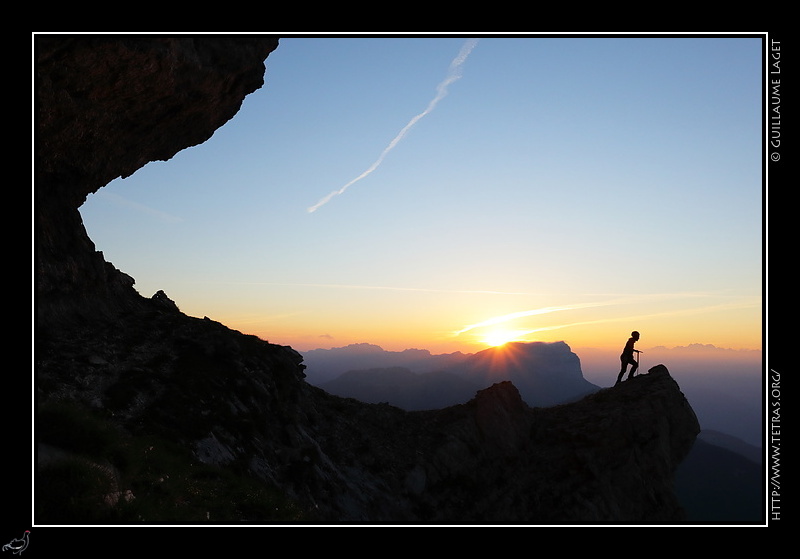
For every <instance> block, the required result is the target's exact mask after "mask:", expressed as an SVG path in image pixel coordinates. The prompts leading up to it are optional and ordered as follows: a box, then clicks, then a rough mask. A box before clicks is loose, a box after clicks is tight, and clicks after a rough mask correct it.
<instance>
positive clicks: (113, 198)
mask: <svg viewBox="0 0 800 559" xmlns="http://www.w3.org/2000/svg"><path fill="white" fill-rule="evenodd" d="M95 196H100V197H101V198H105V199H107V200H108V201H110V202H112V203H114V204H116V205H118V206H124V207H127V208H130V209H132V210H135V211H137V212H139V213H143V214H146V215H149V216H151V217H154V218H155V219H157V220H159V221H162V222H164V223H181V222H183V218H182V217H177V216H174V215H172V214H168V213H166V212H162V211H160V210H156V209H155V208H151V207H150V206H146V205H144V204H140V203H139V202H133V201H131V200H128V199H127V198H124V197H123V196H120V195H119V194H114V193H113V192H106V191H105V190H100V191H99V192H97V194H95Z"/></svg>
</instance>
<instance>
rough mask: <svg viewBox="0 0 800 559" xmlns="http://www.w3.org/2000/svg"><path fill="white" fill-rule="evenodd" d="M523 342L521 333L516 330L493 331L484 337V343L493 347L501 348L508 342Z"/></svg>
mask: <svg viewBox="0 0 800 559" xmlns="http://www.w3.org/2000/svg"><path fill="white" fill-rule="evenodd" d="M516 341H521V340H520V339H519V332H517V331H514V330H491V331H489V332H487V333H486V335H485V336H483V342H484V343H485V344H488V345H490V346H492V347H497V346H501V345H504V344H507V343H508V342H516Z"/></svg>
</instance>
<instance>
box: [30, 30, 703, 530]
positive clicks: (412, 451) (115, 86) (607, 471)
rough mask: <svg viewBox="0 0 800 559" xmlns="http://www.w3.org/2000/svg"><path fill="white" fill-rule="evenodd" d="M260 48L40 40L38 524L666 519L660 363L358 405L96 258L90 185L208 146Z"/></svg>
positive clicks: (247, 83)
mask: <svg viewBox="0 0 800 559" xmlns="http://www.w3.org/2000/svg"><path fill="white" fill-rule="evenodd" d="M277 45H278V41H277V40H276V39H274V38H268V37H256V38H242V37H235V38H228V37H218V36H207V37H200V38H184V37H179V38H144V37H136V36H130V37H112V36H103V37H60V36H39V37H37V38H36V40H35V45H34V46H35V60H36V69H35V71H36V75H35V86H36V97H35V101H36V106H35V108H36V115H35V116H36V130H35V132H36V135H35V149H36V152H35V167H36V169H35V197H34V203H35V208H34V209H35V212H34V213H35V227H34V234H35V249H36V254H35V257H36V261H35V266H36V268H35V273H36V279H35V283H36V285H35V287H36V289H35V309H36V317H35V333H34V336H35V339H34V350H35V352H34V358H35V363H34V369H35V371H34V372H35V389H36V407H37V409H36V412H37V413H36V423H35V440H36V442H37V447H38V454H37V458H38V464H39V468H38V470H37V476H36V484H37V485H36V486H35V487H38V488H39V490H38V491H36V492H35V503H34V504H35V515H34V520H35V521H36V522H38V523H45V524H47V523H58V524H72V523H77V524H81V523H84V522H87V521H91V522H93V523H94V522H121V521H124V522H125V523H130V522H144V523H148V522H163V521H169V522H184V521H189V522H259V523H261V522H287V521H289V522H309V523H316V522H383V523H405V522H413V523H419V522H424V523H459V524H460V523H476V522H480V523H498V522H500V523H525V524H530V523H588V522H612V523H673V522H681V521H682V520H683V519H684V515H683V512H682V510H681V509H680V506H679V505H678V502H677V500H676V497H675V494H674V491H673V475H674V472H675V470H676V467H677V465H678V464H679V463H680V461H681V460H682V459H683V458H684V457H685V456H686V454H687V452H688V451H689V449H690V448H691V446H692V444H693V442H694V440H695V436H696V435H697V433H698V432H699V425H698V423H697V419H696V417H695V415H694V412H693V411H692V409H691V407H690V406H689V404H688V402H687V401H686V399H685V398H684V396H683V394H682V393H681V391H680V389H679V387H678V386H677V384H676V383H675V381H674V380H673V379H672V378H671V377H670V375H669V373H668V371H667V370H666V368H664V367H663V366H659V367H656V368H654V369H652V370H651V372H650V374H648V375H643V376H641V377H639V378H635V379H633V380H632V381H630V382H625V383H623V384H622V385H621V386H619V387H616V388H613V389H606V390H601V391H599V392H597V393H595V394H592V395H590V396H588V397H586V398H584V399H583V400H581V401H579V402H576V403H573V404H568V405H562V406H556V407H551V408H531V407H529V406H527V405H526V404H525V403H524V402H523V401H522V399H521V398H520V395H519V392H518V391H517V389H516V387H515V386H514V385H513V384H511V383H510V382H499V383H496V384H493V385H492V386H487V387H486V388H485V389H483V390H481V391H480V392H478V393H477V394H476V396H475V398H474V399H472V400H470V401H469V402H468V403H466V404H462V405H458V406H452V407H449V408H446V409H442V410H434V411H423V412H406V411H403V410H400V409H399V408H395V407H392V406H389V405H385V404H364V403H361V402H358V401H355V400H352V399H347V398H340V397H336V396H333V395H330V394H327V393H325V392H324V391H323V390H321V389H319V388H316V387H314V386H311V385H309V384H308V383H306V382H305V380H304V372H303V370H304V366H303V364H302V357H301V356H300V355H299V354H298V353H297V352H295V351H294V350H292V349H291V348H287V347H282V346H277V345H273V344H269V343H267V342H265V341H263V340H260V339H258V338H255V337H253V336H248V335H244V334H242V333H240V332H236V331H234V330H231V329H229V328H227V327H225V326H224V325H222V324H219V323H216V322H214V321H211V320H208V319H200V318H194V317H189V316H186V315H184V314H183V313H181V312H180V310H179V308H178V305H176V304H175V303H174V302H172V301H171V300H170V299H169V298H168V297H167V295H166V294H164V293H161V292H159V293H157V294H155V295H153V296H152V297H145V296H142V295H140V294H139V293H137V292H136V290H135V289H134V287H133V286H134V280H133V278H130V277H129V276H127V275H126V274H124V273H123V272H120V271H118V270H117V269H116V268H114V266H113V265H112V264H110V263H108V262H106V261H105V260H104V258H103V255H102V254H101V253H99V252H97V251H96V250H95V248H94V245H93V243H92V242H91V240H90V239H89V238H88V236H87V234H86V231H85V230H84V228H83V224H82V222H81V219H80V214H79V212H78V208H79V207H80V205H81V204H82V203H83V201H84V200H85V198H86V196H87V194H89V193H91V192H94V191H96V190H97V189H99V188H101V187H102V186H104V185H105V184H107V183H108V182H109V181H110V180H112V179H114V178H116V177H118V176H127V175H130V174H131V173H133V172H134V171H135V170H136V169H138V168H139V167H141V166H142V165H144V164H145V163H147V162H148V161H151V160H157V159H163V160H165V159H169V158H170V157H172V155H174V154H175V153H177V152H178V151H180V150H181V149H184V148H186V147H188V146H191V145H195V144H197V143H200V142H203V141H205V140H206V139H207V138H209V137H210V136H211V134H213V132H214V130H216V129H217V128H218V127H220V126H222V125H223V124H224V123H225V122H226V121H227V120H229V119H230V118H232V117H233V115H235V114H236V112H237V110H238V108H239V107H240V105H241V102H242V100H243V99H244V97H245V96H246V95H247V94H248V93H250V92H252V91H254V90H255V89H257V88H259V87H261V86H262V84H263V78H264V60H265V59H266V57H267V56H268V55H270V53H271V52H272V51H273V50H275V48H277ZM276 265H278V263H276ZM278 503H280V505H278ZM148 505H149V506H148Z"/></svg>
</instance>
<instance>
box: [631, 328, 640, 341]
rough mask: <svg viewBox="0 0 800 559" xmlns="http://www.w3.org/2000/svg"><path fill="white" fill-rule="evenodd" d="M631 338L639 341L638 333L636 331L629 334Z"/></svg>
mask: <svg viewBox="0 0 800 559" xmlns="http://www.w3.org/2000/svg"><path fill="white" fill-rule="evenodd" d="M631 338H633V339H634V340H638V339H639V332H637V331H636V330H634V331H633V332H631Z"/></svg>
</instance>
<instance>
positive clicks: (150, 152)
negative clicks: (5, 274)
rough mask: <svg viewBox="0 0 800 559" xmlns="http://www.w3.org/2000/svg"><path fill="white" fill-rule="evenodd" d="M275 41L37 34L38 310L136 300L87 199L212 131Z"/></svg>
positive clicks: (248, 88)
mask: <svg viewBox="0 0 800 559" xmlns="http://www.w3.org/2000/svg"><path fill="white" fill-rule="evenodd" d="M277 46H278V39H276V38H258V39H245V38H235V37H234V38H217V37H198V38H190V37H186V38H141V37H136V36H129V37H113V36H108V37H107V36H75V37H67V36H57V35H54V36H49V35H40V36H37V37H36V38H35V43H34V57H35V75H34V80H35V98H34V104H35V107H34V108H35V119H36V134H35V137H34V140H35V141H34V146H35V148H34V149H35V160H36V163H35V185H36V186H35V198H34V200H35V205H36V229H35V242H36V272H37V275H36V294H37V297H38V299H39V301H38V311H39V319H40V320H48V319H50V318H53V312H54V311H55V310H56V309H58V308H59V307H60V306H62V305H67V306H72V305H74V304H75V303H79V304H80V305H82V306H85V305H96V306H100V305H101V304H112V305H120V304H123V303H126V304H135V303H136V301H135V300H131V299H130V295H131V294H132V290H131V289H130V287H131V286H132V284H133V281H132V279H131V278H129V277H127V276H125V275H124V274H120V273H119V272H117V271H116V270H115V269H114V267H113V266H111V265H110V264H107V263H106V262H104V260H103V258H102V254H99V253H96V252H95V250H94V244H93V243H92V242H91V240H90V239H89V238H88V237H87V235H86V232H85V230H84V228H83V223H82V221H81V218H80V214H79V212H78V208H79V207H80V206H81V204H83V202H84V201H85V200H86V196H87V195H88V194H90V193H92V192H95V191H97V189H99V188H101V187H103V186H105V185H106V184H108V183H109V182H110V181H111V180H113V179H115V178H117V177H127V176H129V175H131V174H132V173H134V172H135V171H136V170H137V169H139V168H140V167H142V166H144V165H145V164H146V163H148V162H150V161H156V160H168V159H170V158H171V157H172V156H173V155H175V154H176V153H177V152H179V151H180V150H182V149H184V148H187V147H190V146H193V145H196V144H200V143H202V142H204V141H206V140H207V139H208V138H210V137H211V135H212V134H213V133H214V131H215V130H216V129H218V128H219V127H220V126H222V125H223V124H225V122H227V121H228V120H230V119H231V118H232V117H233V116H234V115H235V114H236V113H237V111H238V110H239V108H240V107H241V103H242V101H243V100H244V97H245V96H246V95H247V94H249V93H252V92H253V91H255V90H256V89H258V88H259V87H261V86H262V84H263V83H264V70H265V67H264V60H265V59H266V57H267V55H268V54H269V53H270V52H272V51H273V50H275V48H277ZM107 295H108V297H106V296H107ZM99 299H102V300H99ZM48 303H49V304H51V305H52V308H51V307H48V308H45V306H46V305H47V304H48ZM48 309H49V311H50V312H47V311H48Z"/></svg>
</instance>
